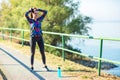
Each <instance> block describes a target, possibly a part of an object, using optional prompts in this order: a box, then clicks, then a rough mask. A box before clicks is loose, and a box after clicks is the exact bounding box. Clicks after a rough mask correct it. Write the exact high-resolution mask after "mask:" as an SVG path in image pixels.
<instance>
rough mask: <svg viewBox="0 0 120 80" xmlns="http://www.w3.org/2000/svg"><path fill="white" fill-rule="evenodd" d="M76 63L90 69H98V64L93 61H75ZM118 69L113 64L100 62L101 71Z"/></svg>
mask: <svg viewBox="0 0 120 80" xmlns="http://www.w3.org/2000/svg"><path fill="white" fill-rule="evenodd" d="M75 62H76V63H79V64H82V65H84V66H87V67H91V68H98V62H97V61H93V60H75ZM115 67H118V66H117V65H115V64H113V63H109V62H102V63H101V69H102V70H109V69H112V68H115Z"/></svg>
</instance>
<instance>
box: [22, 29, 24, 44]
mask: <svg viewBox="0 0 120 80" xmlns="http://www.w3.org/2000/svg"><path fill="white" fill-rule="evenodd" d="M22 46H24V30H22Z"/></svg>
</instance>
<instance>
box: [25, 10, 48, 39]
mask: <svg viewBox="0 0 120 80" xmlns="http://www.w3.org/2000/svg"><path fill="white" fill-rule="evenodd" d="M37 11H41V12H43V14H42V15H41V16H40V17H38V18H37V19H36V20H34V19H32V18H30V17H29V16H28V15H29V13H31V10H29V11H27V12H26V13H25V17H26V18H27V21H28V22H29V24H30V30H31V31H30V34H31V37H35V36H41V34H42V29H41V23H42V21H43V19H44V17H45V16H46V14H47V11H46V10H41V9H37Z"/></svg>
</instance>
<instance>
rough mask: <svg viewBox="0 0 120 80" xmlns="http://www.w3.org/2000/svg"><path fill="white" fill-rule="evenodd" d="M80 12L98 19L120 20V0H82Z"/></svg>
mask: <svg viewBox="0 0 120 80" xmlns="http://www.w3.org/2000/svg"><path fill="white" fill-rule="evenodd" d="M80 1H81V4H80V12H81V13H83V14H84V15H88V16H91V17H93V19H95V20H97V21H120V15H119V14H120V0H80Z"/></svg>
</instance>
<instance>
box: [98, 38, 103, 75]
mask: <svg viewBox="0 0 120 80" xmlns="http://www.w3.org/2000/svg"><path fill="white" fill-rule="evenodd" d="M102 48H103V39H101V41H100V55H99V58H102ZM100 73H101V60H99V63H98V75H99V76H100Z"/></svg>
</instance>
